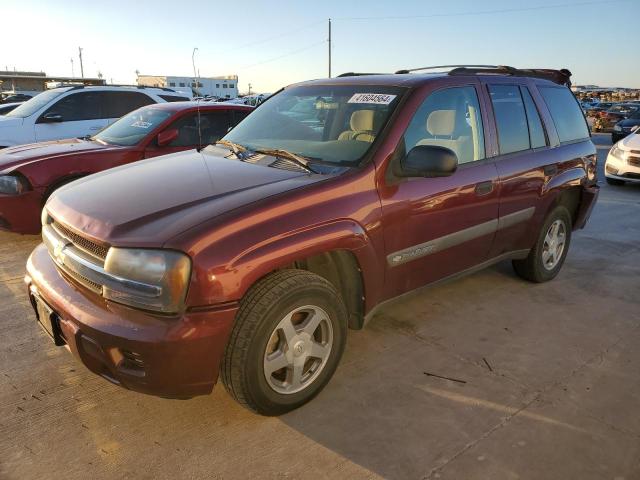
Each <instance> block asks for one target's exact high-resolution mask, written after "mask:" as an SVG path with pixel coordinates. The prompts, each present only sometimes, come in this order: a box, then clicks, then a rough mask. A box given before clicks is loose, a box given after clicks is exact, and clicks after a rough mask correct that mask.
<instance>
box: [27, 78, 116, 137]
mask: <svg viewBox="0 0 640 480" xmlns="http://www.w3.org/2000/svg"><path fill="white" fill-rule="evenodd" d="M104 96H105V92H101V91H82V90H79V91H74V92H71V93H69V94H68V95H65V96H64V97H62V98H61V99H59V100H58V101H56V102H55V103H54V104H53V105H51V107H49V108H48V109H47V110H45V111H44V112H43V113H42V114H41V115H40V116H39V117H38V119H37V120H36V123H35V126H34V131H35V138H36V141H38V142H42V141H46V140H59V139H63V138H74V137H84V136H86V135H93V134H95V133H97V132H98V131H99V130H101V129H102V128H104V127H106V126H107V121H106V119H105V117H104V114H103V103H104ZM47 114H58V115H60V116H61V121H57V122H50V121H47V118H46V115H47Z"/></svg>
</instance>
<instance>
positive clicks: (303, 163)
mask: <svg viewBox="0 0 640 480" xmlns="http://www.w3.org/2000/svg"><path fill="white" fill-rule="evenodd" d="M254 152H256V153H262V154H263V155H271V156H273V157H277V158H281V159H283V160H289V161H290V162H291V163H293V164H295V165H297V166H298V167H300V168H302V169H304V170H306V171H307V172H309V173H318V172H317V171H315V170H314V169H313V168H311V167H310V166H309V160H307V159H306V158H305V157H303V156H302V155H298V154H297V153H293V152H289V151H288V150H280V149H269V148H265V149H259V150H254Z"/></svg>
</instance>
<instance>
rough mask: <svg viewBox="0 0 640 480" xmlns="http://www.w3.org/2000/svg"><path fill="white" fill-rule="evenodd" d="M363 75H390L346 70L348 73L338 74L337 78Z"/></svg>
mask: <svg viewBox="0 0 640 480" xmlns="http://www.w3.org/2000/svg"><path fill="white" fill-rule="evenodd" d="M363 75H389V74H387V73H363V72H346V73H341V74H340V75H338V77H337V78H340V77H360V76H363Z"/></svg>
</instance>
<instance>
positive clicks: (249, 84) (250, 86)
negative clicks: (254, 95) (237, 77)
mask: <svg viewBox="0 0 640 480" xmlns="http://www.w3.org/2000/svg"><path fill="white" fill-rule="evenodd" d="M249 95H251V84H249Z"/></svg>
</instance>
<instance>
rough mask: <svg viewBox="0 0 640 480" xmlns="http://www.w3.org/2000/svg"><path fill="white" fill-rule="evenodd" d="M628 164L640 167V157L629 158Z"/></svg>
mask: <svg viewBox="0 0 640 480" xmlns="http://www.w3.org/2000/svg"><path fill="white" fill-rule="evenodd" d="M627 163H628V164H629V165H633V166H634V167H640V157H628V158H627Z"/></svg>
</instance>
